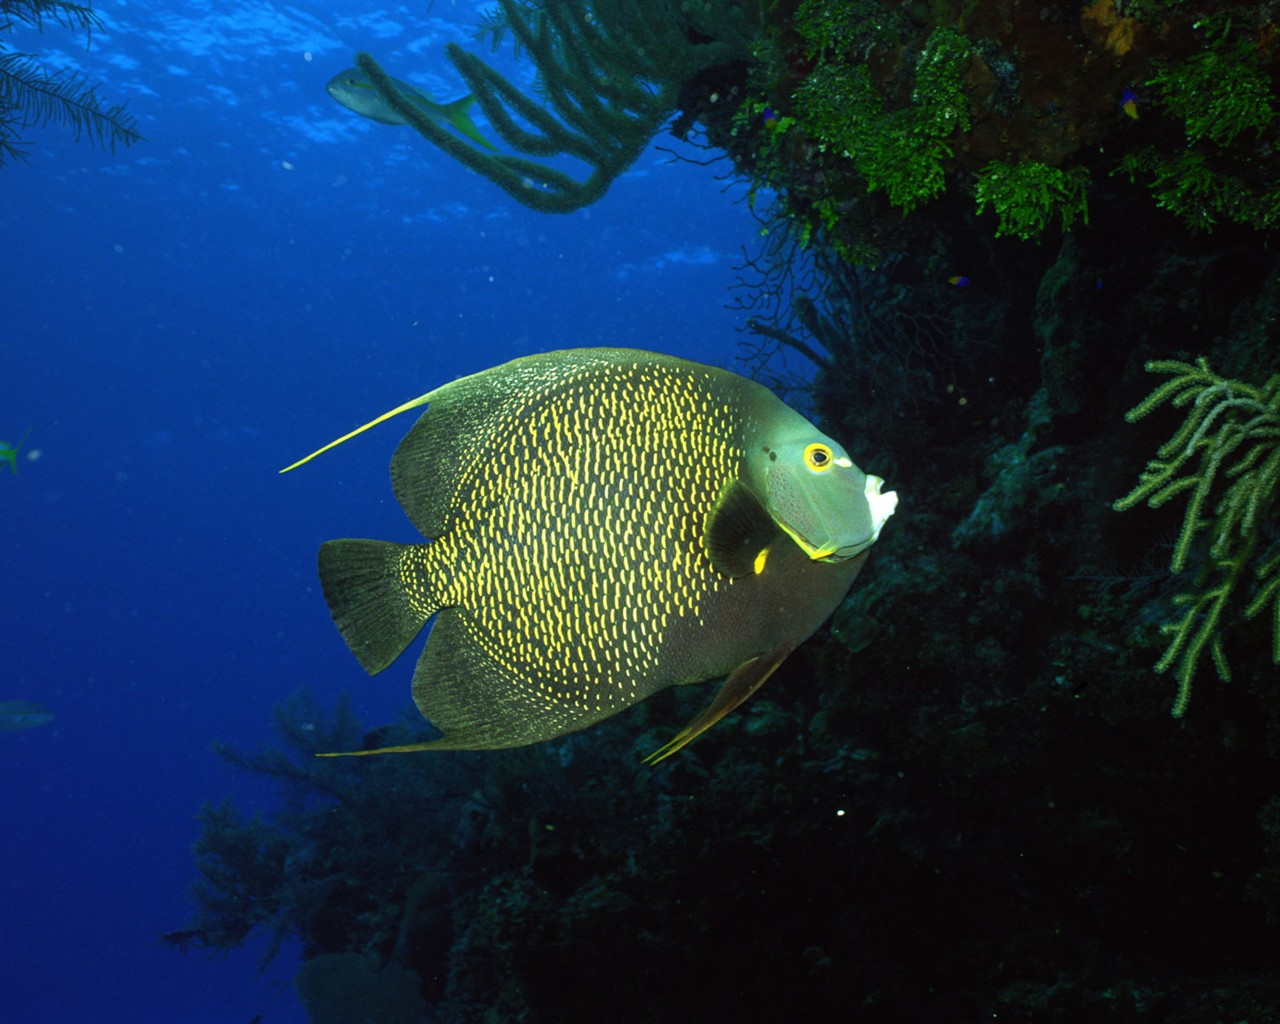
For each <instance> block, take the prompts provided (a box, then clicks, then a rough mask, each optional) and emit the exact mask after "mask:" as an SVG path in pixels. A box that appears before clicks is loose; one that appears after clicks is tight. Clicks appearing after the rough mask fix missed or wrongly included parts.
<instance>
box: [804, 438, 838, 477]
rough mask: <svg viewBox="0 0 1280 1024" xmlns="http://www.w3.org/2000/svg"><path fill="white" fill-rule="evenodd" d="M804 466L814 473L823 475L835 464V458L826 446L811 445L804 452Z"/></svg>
mask: <svg viewBox="0 0 1280 1024" xmlns="http://www.w3.org/2000/svg"><path fill="white" fill-rule="evenodd" d="M804 464H805V465H806V466H808V467H809V469H810V470H812V471H813V472H814V473H825V472H826V471H827V470H829V469H830V468H831V467H832V466H833V465H834V464H835V458H834V457H833V453H832V451H831V449H830V448H829V447H828V446H827V445H825V444H811V445H809V446H808V447H807V448H805V450H804Z"/></svg>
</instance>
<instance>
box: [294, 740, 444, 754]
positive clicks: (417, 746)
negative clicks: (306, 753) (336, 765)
mask: <svg viewBox="0 0 1280 1024" xmlns="http://www.w3.org/2000/svg"><path fill="white" fill-rule="evenodd" d="M434 746H435V742H434V741H432V740H428V741H427V742H426V743H406V744H404V745H403V746H399V747H378V748H377V749H375V750H335V751H332V752H326V753H323V754H316V757H369V756H370V755H372V754H416V753H417V752H418V751H420V750H431V749H432V748H433V747H434Z"/></svg>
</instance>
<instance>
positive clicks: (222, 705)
mask: <svg viewBox="0 0 1280 1024" xmlns="http://www.w3.org/2000/svg"><path fill="white" fill-rule="evenodd" d="M482 6H483V5H482V4H479V3H473V2H469V0H468V2H454V3H448V2H443V0H437V2H436V3H435V4H434V5H430V4H428V3H425V2H421V3H418V2H413V3H401V4H379V3H375V2H365V0H296V2H293V3H289V4H272V3H243V2H228V0H218V2H209V0H142V2H121V0H115V2H108V0H103V2H100V3H98V4H95V10H96V11H97V12H98V13H99V14H100V15H101V16H102V18H103V20H104V21H105V23H106V29H105V30H104V31H101V32H94V33H93V36H92V45H91V46H90V47H89V48H88V49H86V47H85V38H84V34H83V33H75V32H71V31H70V30H67V29H65V28H62V27H60V26H55V25H46V27H45V31H44V32H43V34H38V33H35V32H32V31H23V30H19V29H14V30H13V31H11V32H9V33H7V34H6V36H5V41H6V42H7V43H8V44H9V45H10V46H12V47H13V48H15V49H18V50H22V51H25V52H29V53H33V54H36V55H37V56H38V57H39V58H40V60H41V61H43V62H44V63H45V65H46V66H48V67H50V68H59V67H72V68H77V69H80V70H81V71H82V72H83V73H84V74H86V75H87V76H88V77H89V79H90V80H91V81H92V82H94V83H96V84H98V87H99V93H100V95H101V96H102V97H103V99H104V100H105V101H106V102H107V103H113V102H119V101H125V100H127V101H128V109H129V111H130V113H132V114H133V115H135V116H136V117H137V118H138V120H139V127H140V129H141V131H142V132H143V134H144V135H145V136H146V141H144V142H141V143H139V144H138V145H136V146H134V147H132V148H129V149H117V150H116V152H115V153H114V154H113V153H111V152H110V151H107V150H103V149H100V148H93V147H92V146H90V145H89V144H88V142H87V141H84V140H82V141H81V142H80V143H77V142H76V140H75V138H74V134H73V132H71V131H70V130H67V129H59V128H53V127H50V128H46V129H38V130H37V129H32V130H31V131H29V132H27V136H28V138H29V139H30V141H31V143H32V145H31V146H30V148H29V151H28V155H29V162H28V163H25V164H23V163H14V164H10V165H6V166H4V167H3V168H0V180H2V181H3V188H4V198H3V202H2V203H0V232H2V233H3V255H2V256H0V262H2V266H3V277H2V280H3V289H4V292H3V296H4V298H3V306H2V308H0V381H3V390H2V391H0V395H2V396H3V400H2V401H0V438H3V439H4V440H6V441H8V442H9V443H11V444H13V443H16V442H17V441H18V440H19V439H20V438H21V437H22V435H23V432H24V431H26V430H27V429H28V428H30V429H31V433H30V437H29V438H28V440H27V442H26V445H25V446H24V448H23V450H22V452H21V453H20V456H19V462H18V470H19V472H18V474H17V475H16V476H14V475H11V474H10V473H9V472H8V470H7V468H5V467H3V466H0V524H2V525H3V535H2V544H0V629H2V630H3V632H2V634H0V636H2V637H3V648H2V649H0V700H17V699H23V700H30V701H34V702H37V703H39V704H41V705H43V706H45V707H46V708H48V709H49V710H50V711H52V712H53V713H54V715H55V716H56V718H55V720H54V721H53V722H52V723H51V724H48V725H45V726H43V727H41V728H37V729H31V730H28V731H24V732H9V733H0V759H2V762H3V766H4V767H3V773H4V774H3V780H4V781H3V785H2V786H0V801H3V804H2V807H3V810H2V811H0V820H2V821H3V823H4V825H3V840H2V841H0V894H2V895H0V950H3V955H2V956H0V1024H18V1022H24V1024H25V1022H37V1021H38V1022H53V1024H56V1022H62V1021H75V1022H93V1021H105V1020H128V1021H131V1022H144V1024H145V1022H178V1021H180V1022H187V1024H198V1022H206V1021H207V1022H218V1024H237V1022H243V1024H248V1022H249V1021H250V1020H256V1019H257V1015H259V1014H261V1015H262V1016H261V1019H262V1020H263V1021H266V1022H270V1024H301V1022H303V1021H304V1020H305V1016H304V1014H303V1011H302V1008H301V1005H300V1003H299V1002H298V999H297V996H296V995H295V994H294V991H293V987H292V976H293V973H294V971H295V969H296V951H292V950H286V951H285V953H284V955H282V956H281V957H280V958H279V959H277V960H276V961H275V962H273V963H272V964H270V965H269V966H268V967H267V969H266V970H265V972H264V973H261V974H260V973H259V972H258V967H259V961H260V958H261V956H262V954H263V952H264V949H265V946H264V944H262V943H259V944H257V945H254V944H251V945H250V946H249V947H248V948H246V950H244V951H241V952H239V953H236V954H233V955H232V956H230V957H229V958H226V959H221V960H219V959H209V958H206V957H205V956H204V955H202V954H200V953H191V954H188V955H186V956H183V955H180V954H179V953H178V952H176V951H175V950H174V949H173V948H171V947H169V946H166V945H165V944H164V943H163V942H162V941H161V938H160V936H161V935H162V933H165V932H168V931H172V930H174V929H177V928H180V927H181V926H182V925H183V924H184V923H185V922H186V921H187V920H188V918H189V916H190V913H191V905H190V903H189V899H188V888H189V886H190V885H191V883H192V882H193V881H194V879H195V869H194V866H193V862H192V853H191V847H192V844H193V842H194V840H195V838H196V834H197V825H196V821H195V815H196V812H197V811H198V809H199V808H200V806H201V805H202V803H204V802H206V801H218V800H221V799H222V798H224V797H227V796H233V797H234V798H235V800H236V802H237V804H238V805H239V806H241V807H242V808H244V809H248V810H252V809H254V808H267V807H269V806H271V802H272V793H271V792H270V790H268V789H267V788H265V787H263V786H261V785H260V784H259V783H257V782H256V781H255V780H253V779H252V778H248V777H246V776H245V775H243V774H241V773H238V772H237V771H236V770H234V769H233V768H232V767H230V766H229V765H228V764H226V763H225V762H224V761H223V760H221V759H220V758H219V757H218V756H217V754H216V753H215V752H214V750H213V749H212V744H213V742H214V741H215V740H217V741H225V742H229V743H232V744H236V745H239V746H242V747H247V748H253V747H256V746H257V745H259V744H263V743H268V742H270V741H271V740H272V719H271V711H272V707H273V706H274V705H276V704H277V703H279V702H280V701H282V700H283V699H284V698H286V697H287V696H288V695H289V694H291V693H293V692H295V691H296V690H298V689H299V688H300V687H308V688H310V689H311V690H312V692H314V693H315V694H316V696H317V697H318V698H319V700H320V701H321V703H322V705H324V706H326V707H328V706H331V705H332V703H333V701H334V700H335V699H336V698H337V696H338V695H339V694H340V693H343V692H348V693H350V694H351V695H352V696H353V698H354V708H355V711H356V712H357V714H359V715H360V717H361V718H362V719H363V720H364V721H365V722H366V723H368V724H371V725H372V724H377V723H380V722H386V721H390V720H392V719H394V718H395V717H396V716H397V715H399V714H400V712H401V711H402V710H403V709H404V708H405V706H406V704H407V702H408V693H409V677H410V675H411V672H412V666H411V664H409V663H408V662H406V663H404V664H401V665H397V666H395V667H393V669H392V670H390V671H388V672H387V673H386V674H384V675H383V676H381V677H379V678H377V679H375V680H370V679H369V678H367V677H366V676H365V675H364V673H363V672H362V670H361V669H360V667H359V665H358V664H357V663H356V661H355V659H354V658H352V657H351V655H350V653H349V652H348V651H347V649H346V648H345V646H344V645H343V643H342V640H341V639H340V637H339V636H338V633H337V631H336V630H335V629H334V628H333V626H332V624H331V622H330V619H329V615H328V612H327V610H326V608H325V604H324V601H323V599H322V597H321V595H320V592H319V589H318V587H317V582H316V574H315V555H316V549H317V547H318V545H319V544H320V543H321V542H322V541H324V540H326V539H329V538H331V537H335V536H369V537H380V538H386V539H393V540H406V541H407V540H412V539H413V538H414V531H413V529H412V527H411V526H410V524H409V522H408V520H407V519H405V517H404V515H403V514H402V513H401V511H400V509H399V508H398V506H397V505H396V502H395V500H394V498H393V496H392V493H391V488H390V482H389V479H388V476H387V464H388V461H389V459H390V456H391V453H392V451H393V449H394V447H395V445H396V443H398V441H399V439H400V437H401V436H402V435H403V433H404V432H405V431H406V430H407V429H408V427H409V426H410V424H411V422H412V418H411V417H406V418H405V419H404V420H403V421H398V422H396V423H394V424H390V425H388V426H385V427H383V428H382V429H380V430H378V431H375V432H372V433H370V434H367V435H365V436H362V437H360V438H359V439H357V440H354V441H352V442H350V443H349V444H347V445H345V446H343V447H341V448H339V449H338V450H336V451H334V452H332V453H330V454H328V455H326V456H325V457H324V458H323V459H321V460H319V461H317V462H315V463H312V464H310V465H308V466H306V467H305V468H303V469H302V470H299V471H298V472H296V473H293V474H291V475H289V476H284V477H282V476H279V475H278V474H277V470H278V469H280V467H282V466H284V465H286V464H287V463H289V462H291V461H293V460H294V459H296V458H298V457H300V456H301V455H304V454H305V453H307V452H309V451H311V450H312V449H314V448H316V447H318V446H319V445H320V444H322V443H324V442H326V441H328V440H330V439H332V438H333V437H336V436H338V435H339V434H341V433H343V432H345V431H346V430H348V429H350V428H351V427H353V426H355V425H357V424H359V423H362V422H364V421H366V420H368V419H370V418H372V417H373V416H374V415H376V414H378V413H380V412H382V411H384V410H386V409H388V408H391V407H392V406H395V405H397V404H399V403H400V402H402V401H404V400H406V399H408V398H412V397H414V396H416V395H419V394H422V393H423V392H425V391H427V390H429V389H430V388H432V387H434V386H436V385H438V384H440V383H442V382H444V381H447V380H449V379H451V378H453V377H455V376H458V375H461V374H465V373H470V372H473V371H476V370H480V369H483V368H485V367H489V366H493V365H495V364H497V363H501V362H503V361H505V360H508V359H511V358H513V357H516V356H520V355H524V354H527V353H530V352H537V351H544V350H550V349H555V348H562V347H574V346H583V345H597V344H608V345H626V346H634V347H640V348H651V349H656V350H659V351H663V352H668V353H672V354H676V355H680V356H686V357H691V358H695V359H700V360H703V361H708V362H713V363H717V364H719V365H722V366H729V367H734V366H735V365H736V363H735V359H736V355H737V351H738V343H739V342H740V340H741V339H742V336H741V335H740V334H739V333H738V331H737V328H738V327H740V326H741V317H742V314H741V313H737V312H734V311H733V310H731V309H727V308H726V303H729V302H730V301H731V299H732V295H733V293H732V290H731V289H732V286H733V284H734V282H735V281H736V280H737V273H736V271H735V267H736V266H737V265H738V264H739V262H740V260H741V254H742V251H743V248H744V247H747V248H748V249H750V248H751V247H752V246H753V245H754V244H755V243H756V240H757V236H758V230H759V228H758V225H757V224H756V222H755V221H754V220H753V219H752V217H751V216H750V214H749V213H748V211H747V209H746V208H745V205H744V204H743V203H742V202H741V198H742V194H743V189H742V188H741V187H740V186H739V187H736V188H735V187H733V186H732V185H731V184H727V183H726V182H725V181H723V180H721V175H723V174H724V172H725V169H726V166H727V165H725V164H723V163H721V164H719V165H716V166H712V167H704V166H697V165H695V164H694V163H691V162H674V163H673V162H672V160H671V158H670V156H669V155H668V154H666V153H663V152H658V151H655V150H653V149H651V150H650V152H649V153H647V154H646V155H645V156H644V157H643V158H642V159H641V160H640V161H639V162H638V163H637V164H636V166H635V167H634V168H633V169H632V170H631V171H630V172H629V173H628V174H626V175H625V176H624V177H623V178H622V179H621V180H619V181H618V182H617V183H616V184H615V185H614V187H613V188H612V189H611V190H610V192H609V194H608V195H607V196H606V197H605V199H604V200H603V201H601V202H599V203H597V204H595V205H593V206H591V207H589V208H588V209H586V210H583V211H580V212H578V213H575V214H572V215H568V216H550V215H545V214H537V213H533V212H531V211H529V210H527V209H525V208H524V207H522V206H520V205H519V204H517V203H516V202H515V201H514V200H512V199H510V198H508V197H507V196H506V195H505V194H504V193H502V192H501V191H499V190H498V189H497V188H496V187H494V186H492V185H491V184H490V183H488V182H487V181H485V180H483V179H481V178H479V177H477V176H476V175H474V174H472V173H470V172H468V171H466V170H464V169H463V168H461V167H460V166H458V165H456V164H455V163H453V162H452V161H451V160H449V159H448V158H446V157H445V156H443V155H442V154H440V153H439V152H437V151H436V150H434V149H433V148H432V147H431V146H430V145H429V144H427V143H426V142H425V141H423V140H422V139H420V138H418V137H417V136H416V135H413V134H412V133H411V132H409V131H408V130H407V129H405V130H402V129H399V128H393V127H386V126H381V125H376V124H373V123H370V122H367V121H365V120H363V119H362V118H360V117H358V116H357V115H355V114H352V113H350V112H348V111H347V110H345V109H343V108H341V107H339V106H338V105H337V104H336V103H335V102H333V101H332V100H331V99H330V98H329V97H328V96H327V95H326V93H325V83H326V82H327V81H328V79H329V78H330V77H332V76H333V75H334V74H335V73H337V72H338V71H339V70H341V69H342V68H344V67H347V66H349V65H350V64H351V63H352V57H353V55H354V53H355V52H356V51H357V50H361V49H366V50H369V51H370V52H372V53H373V54H374V55H375V56H377V57H378V58H379V60H381V61H382V62H383V63H384V65H385V66H386V67H387V69H388V70H389V71H390V72H391V73H392V74H394V75H396V76H398V77H401V78H406V79H409V80H411V81H413V82H414V83H415V84H417V85H419V86H420V87H421V88H423V89H424V90H425V91H426V92H428V93H429V94H431V95H433V96H435V97H437V98H438V99H441V100H444V99H452V98H454V97H456V96H457V95H459V94H460V93H461V91H462V90H461V89H460V88H459V85H458V80H457V78H456V76H455V75H454V73H453V71H452V68H451V67H450V66H449V64H448V63H447V61H446V60H445V59H444V56H443V49H444V45H445V43H446V42H447V41H450V40H453V41H459V42H463V43H468V44H470V45H472V46H474V47H475V48H476V49H478V50H483V49H484V48H485V47H484V44H481V43H478V42H474V41H473V32H474V26H475V24H476V21H477V17H478V13H477V12H478V11H479V10H480V9H481V8H482ZM508 56H509V55H508ZM502 57H503V55H501V54H500V55H499V57H498V58H497V59H498V60H500V61H501V60H502ZM515 74H516V75H517V77H519V76H520V75H524V74H527V73H526V72H525V71H524V70H520V71H517V72H515ZM522 80H525V81H527V78H526V79H522ZM478 120H479V122H480V123H481V125H482V126H483V121H482V119H480V118H479V117H478ZM658 144H660V145H662V146H665V147H668V148H672V147H674V148H676V149H678V150H679V149H681V144H679V143H677V142H675V141H674V140H673V139H671V138H669V137H666V138H660V139H659V140H658ZM682 151H683V152H685V153H686V154H687V155H689V156H691V157H693V158H695V159H702V158H703V157H704V156H705V154H703V153H700V152H698V151H696V150H693V149H689V148H684V149H683V150H682ZM422 767H423V771H429V770H430V763H429V761H428V760H425V759H424V761H423V766H422Z"/></svg>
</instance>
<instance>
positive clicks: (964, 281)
mask: <svg viewBox="0 0 1280 1024" xmlns="http://www.w3.org/2000/svg"><path fill="white" fill-rule="evenodd" d="M947 284H950V285H955V287H957V288H968V287H969V279H968V278H967V277H965V276H964V274H956V275H954V276H953V277H949V278H947Z"/></svg>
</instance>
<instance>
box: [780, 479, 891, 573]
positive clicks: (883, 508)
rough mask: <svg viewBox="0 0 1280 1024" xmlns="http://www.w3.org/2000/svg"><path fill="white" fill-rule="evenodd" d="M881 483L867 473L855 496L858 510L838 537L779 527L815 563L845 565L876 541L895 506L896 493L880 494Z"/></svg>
mask: <svg viewBox="0 0 1280 1024" xmlns="http://www.w3.org/2000/svg"><path fill="white" fill-rule="evenodd" d="M883 486H884V480H883V478H881V477H878V476H875V475H873V474H867V477H866V483H865V485H864V487H863V491H862V494H860V495H859V496H858V499H857V504H858V505H859V506H861V507H860V508H858V509H857V510H856V512H855V514H854V515H853V516H851V521H850V522H849V523H848V527H847V529H844V530H841V531H840V535H839V536H827V537H821V538H819V537H805V536H803V535H801V534H800V533H799V532H798V531H797V530H795V529H794V528H792V527H789V526H787V525H786V524H785V523H784V524H781V525H782V528H783V529H784V530H785V531H786V533H787V534H788V535H789V536H790V537H791V539H792V540H794V541H795V542H796V544H798V545H799V546H800V549H801V550H802V551H803V552H804V553H805V554H806V555H808V556H809V557H810V558H811V559H813V561H815V562H847V561H848V560H849V559H851V558H857V557H858V555H860V554H862V553H863V552H864V551H866V550H867V548H869V547H871V545H872V544H874V543H875V542H876V541H877V540H878V539H879V538H880V531H881V529H883V527H884V524H885V523H886V522H888V520H889V517H890V516H891V515H893V513H894V510H895V509H896V508H897V507H898V493H897V491H885V492H883V493H882V492H881V490H880V488H881V487H883Z"/></svg>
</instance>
